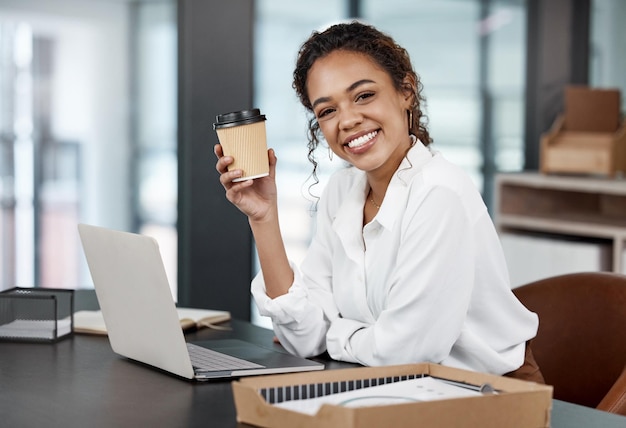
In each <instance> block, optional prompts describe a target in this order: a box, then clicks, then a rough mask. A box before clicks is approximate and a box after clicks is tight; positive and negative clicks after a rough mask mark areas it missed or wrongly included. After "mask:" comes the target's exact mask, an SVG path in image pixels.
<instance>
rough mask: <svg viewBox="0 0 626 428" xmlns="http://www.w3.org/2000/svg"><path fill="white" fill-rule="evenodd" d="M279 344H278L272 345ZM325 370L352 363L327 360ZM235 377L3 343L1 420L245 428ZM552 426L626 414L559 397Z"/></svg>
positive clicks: (86, 346)
mask: <svg viewBox="0 0 626 428" xmlns="http://www.w3.org/2000/svg"><path fill="white" fill-rule="evenodd" d="M231 326H232V330H231V331H217V330H209V329H204V330H201V331H198V332H195V333H190V334H188V335H187V338H188V340H203V339H214V338H228V337H235V338H239V339H243V340H248V341H251V342H255V343H258V344H263V345H265V346H267V345H268V344H271V343H272V337H273V334H272V332H271V331H270V330H267V329H263V328H260V327H257V326H253V325H251V324H250V323H246V322H241V321H237V320H233V321H232V322H231ZM272 346H277V347H278V345H272ZM323 362H324V363H325V364H326V366H327V368H329V369H335V368H345V367H351V366H352V365H351V364H346V363H339V362H336V361H329V360H323ZM235 415H236V412H235V405H234V402H233V398H232V391H231V386H230V382H228V381H219V382H210V383H195V382H190V381H187V380H184V379H180V378H178V377H175V376H172V375H170V374H167V373H164V372H161V371H158V370H155V369H153V368H151V367H147V366H144V365H142V364H139V363H136V362H134V361H130V360H127V359H124V358H121V357H119V356H117V355H116V354H114V353H113V351H112V350H111V347H110V346H109V342H108V339H107V338H106V337H98V336H87V335H74V336H73V337H71V338H68V339H64V340H61V341H60V342H58V343H55V344H29V343H11V342H0V425H2V426H7V427H31V426H33V427H34V426H46V427H77V426H81V427H82V426H89V427H112V426H115V427H141V426H163V427H165V426H167V427H178V426H181V427H196V426H203V427H206V426H211V427H220V428H222V427H224V428H227V427H247V425H244V424H238V423H237V421H236V419H235ZM552 426H553V427H554V428H565V427H567V428H576V427H585V428H588V427H592V426H593V427H596V426H602V427H616V428H617V427H619V428H624V427H626V418H624V417H620V416H616V415H612V414H609V413H604V412H600V411H597V410H593V409H588V408H585V407H581V406H576V405H573V404H569V403H564V402H561V401H558V400H555V401H554V407H553V412H552Z"/></svg>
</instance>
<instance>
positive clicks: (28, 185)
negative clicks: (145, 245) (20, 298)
mask: <svg viewBox="0 0 626 428" xmlns="http://www.w3.org/2000/svg"><path fill="white" fill-rule="evenodd" d="M175 12H176V7H175V2H174V1H173V0H172V1H160V2H147V3H142V2H120V1H94V0H85V1H83V0H79V1H77V0H21V1H20V2H10V4H9V5H7V4H6V3H4V4H3V5H0V100H1V101H0V136H1V139H0V201H1V205H0V272H1V273H0V290H1V289H6V288H10V287H14V286H22V287H30V286H42V287H62V288H80V287H89V286H90V284H91V279H90V277H89V274H88V272H87V269H86V265H85V263H84V256H83V254H82V249H81V247H80V243H79V240H78V232H77V228H76V224H77V223H78V222H86V223H93V224H97V225H101V226H106V227H112V228H116V229H120V230H130V231H142V232H144V231H145V232H152V233H151V234H153V235H154V236H155V237H156V238H157V239H159V240H160V241H162V246H161V247H162V249H163V252H164V258H166V264H167V265H168V266H175V262H176V254H175V251H176V250H175V242H176V240H175V238H174V239H173V240H172V242H173V244H171V243H170V239H171V236H172V234H173V235H174V237H175V221H176V193H175V189H176V16H175ZM135 171H139V173H137V174H135ZM172 189H174V191H172ZM168 238H169V239H168ZM172 245H173V246H172ZM170 260H171V261H170ZM170 277H171V279H172V280H175V278H176V276H175V274H174V275H170ZM174 284H175V282H174ZM174 295H175V294H174Z"/></svg>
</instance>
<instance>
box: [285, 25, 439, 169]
mask: <svg viewBox="0 0 626 428" xmlns="http://www.w3.org/2000/svg"><path fill="white" fill-rule="evenodd" d="M336 50H345V51H350V52H356V53H361V54H364V55H367V56H368V57H369V58H371V59H372V60H373V61H374V62H375V63H376V64H378V65H379V66H380V67H381V68H382V69H383V70H384V71H385V72H387V74H389V76H390V77H391V80H392V82H393V85H394V87H395V88H396V90H398V91H400V92H405V91H406V92H410V93H412V95H413V104H412V106H411V110H412V111H411V113H412V114H410V115H409V117H410V118H412V123H411V125H410V129H409V133H410V134H413V135H415V136H416V137H417V138H419V140H420V141H421V142H422V144H424V145H426V146H428V145H429V144H431V143H432V139H431V137H430V134H429V133H428V129H427V118H426V116H425V114H424V112H423V111H422V106H423V105H424V104H425V102H426V99H425V97H424V96H423V95H422V89H423V85H422V82H421V80H420V78H419V76H418V75H417V73H416V72H415V71H414V70H413V65H412V64H411V59H410V57H409V54H408V52H407V51H406V49H404V48H403V47H402V46H400V45H398V44H397V43H396V42H395V41H394V40H393V39H392V38H391V37H390V36H388V35H387V34H385V33H382V32H381V31H379V30H378V29H376V28H374V27H373V26H371V25H367V24H363V23H361V22H358V21H352V22H350V23H342V24H335V25H332V26H331V27H329V28H327V29H326V30H324V31H322V32H318V31H315V32H313V33H312V34H311V36H310V37H309V39H308V40H306V41H305V42H304V43H303V44H302V46H301V47H300V50H299V52H298V59H297V61H296V68H295V70H294V72H293V84H292V86H293V88H294V89H295V91H296V93H297V95H298V98H299V99H300V102H301V103H302V105H303V106H304V107H305V108H306V109H307V110H308V111H309V112H310V113H313V107H312V106H311V101H310V100H309V94H308V91H307V79H308V73H309V70H310V69H311V67H312V66H313V64H314V63H315V61H317V60H318V59H320V58H323V57H325V56H326V55H328V54H330V53H331V52H333V51H336ZM407 77H408V80H409V81H410V82H414V85H412V84H410V83H407V81H406V78H407ZM307 137H308V140H309V142H308V149H309V153H308V158H309V161H310V162H311V163H312V164H313V177H314V178H316V171H317V161H316V160H315V157H314V152H315V149H316V148H317V147H318V145H319V140H320V127H319V123H318V122H317V119H316V118H315V116H312V117H311V118H310V119H309V123H308V135H307Z"/></svg>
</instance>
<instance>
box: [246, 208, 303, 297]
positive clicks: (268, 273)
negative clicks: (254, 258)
mask: <svg viewBox="0 0 626 428" xmlns="http://www.w3.org/2000/svg"><path fill="white" fill-rule="evenodd" d="M250 228H251V229H252V234H253V235H254V240H255V242H256V248H257V253H258V256H259V262H260V263H261V270H262V271H263V279H264V281H265V288H266V292H267V295H268V296H269V297H270V298H272V299H273V298H275V297H278V296H281V295H283V294H286V293H287V291H288V290H289V287H291V284H292V283H293V270H292V269H291V266H290V265H289V259H288V258H287V252H286V250H285V243H284V242H283V237H282V234H281V232H280V225H279V222H278V214H276V215H274V216H272V217H271V218H270V219H265V220H263V221H252V220H250Z"/></svg>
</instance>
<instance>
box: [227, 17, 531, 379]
mask: <svg viewBox="0 0 626 428" xmlns="http://www.w3.org/2000/svg"><path fill="white" fill-rule="evenodd" d="M293 85H294V88H295V90H296V92H297V94H298V96H299V98H300V100H301V102H302V104H303V105H304V106H305V107H306V108H307V109H308V111H310V112H311V113H312V118H311V120H310V123H309V150H310V152H309V154H310V158H312V156H311V153H312V151H313V150H315V148H316V147H317V146H318V144H319V139H320V137H321V136H323V138H324V140H325V141H326V143H327V144H328V147H329V149H330V150H332V152H333V153H334V154H335V155H337V156H339V157H340V158H341V159H343V160H345V161H346V162H348V163H349V164H350V165H351V167H349V168H346V169H343V170H340V171H338V172H336V173H335V174H334V175H333V176H332V177H331V179H330V180H329V182H328V184H327V186H326V188H325V190H324V193H323V195H322V197H321V199H320V201H319V205H318V212H317V229H316V234H315V236H314V238H313V240H312V243H311V246H310V248H309V251H308V253H307V256H306V257H305V259H304V260H303V262H302V264H301V266H300V267H297V266H295V265H294V264H292V263H290V261H289V259H288V258H287V255H286V251H285V247H284V244H283V240H282V237H281V233H280V229H279V220H278V209H277V197H276V193H277V192H276V184H275V170H276V161H277V160H276V155H275V153H274V151H273V150H272V149H270V150H269V151H268V156H269V161H270V175H269V176H268V177H265V178H262V179H257V180H248V181H244V182H240V183H233V179H235V178H237V177H240V176H241V171H230V172H228V171H227V166H228V165H229V164H231V163H232V161H233V159H232V158H230V157H227V156H222V150H221V147H220V145H219V144H218V145H216V147H215V153H216V155H217V157H218V161H217V165H216V167H217V170H218V171H219V172H220V174H221V176H220V182H221V183H222V185H223V186H224V188H225V189H226V197H227V198H228V200H229V201H231V202H232V203H233V204H234V205H236V206H237V207H238V208H239V209H240V210H241V211H242V212H243V213H245V214H246V215H247V216H248V219H249V224H250V227H251V229H252V232H253V234H254V238H255V241H256V244H257V250H258V255H259V260H260V264H261V269H262V271H261V273H259V275H258V276H257V277H256V278H255V279H254V280H253V282H252V293H253V296H254V298H255V301H256V303H257V305H258V307H259V311H260V313H261V314H262V315H265V316H269V317H271V318H272V321H273V325H274V331H275V333H276V335H277V337H278V338H279V340H280V342H281V343H282V344H283V345H284V346H285V348H286V349H287V350H289V351H290V352H292V353H294V354H298V355H301V356H305V357H309V356H315V355H318V354H320V353H322V352H324V351H328V354H329V355H330V356H331V357H332V358H334V359H337V360H343V361H350V362H357V363H360V364H363V365H371V366H374V365H387V364H400V363H412V362H422V361H430V362H435V363H440V364H443V365H449V366H454V367H460V368H465V369H471V370H476V371H481V372H489V373H494V374H512V375H514V376H517V377H526V378H531V379H533V376H537V375H539V376H540V372H539V371H538V370H537V369H536V366H535V365H533V361H532V356H531V355H528V352H525V351H526V349H527V346H526V343H527V341H529V340H530V339H532V338H533V337H534V336H535V334H536V332H537V325H538V321H537V316H536V315H535V314H533V313H531V312H529V311H528V310H527V309H526V308H524V306H523V305H522V304H521V303H520V302H519V301H517V300H516V299H515V297H514V295H513V294H512V293H511V291H510V286H509V279H508V272H507V269H506V264H505V259H504V257H503V254H502V250H501V247H500V244H499V241H498V237H497V235H496V232H495V229H494V227H493V223H492V222H491V219H490V217H489V214H488V212H487V209H486V207H485V205H484V203H483V201H482V198H481V196H480V194H479V193H478V192H477V191H476V189H475V188H474V186H473V184H472V182H471V180H470V179H469V178H468V176H466V174H464V173H463V172H462V171H461V170H460V169H459V168H457V167H455V166H453V165H452V164H450V163H449V162H447V161H446V160H445V159H444V158H443V157H442V156H441V154H439V153H437V152H435V151H432V150H430V148H429V145H430V143H431V138H430V136H429V134H428V131H427V129H426V126H425V119H424V116H423V113H422V109H421V105H422V103H423V101H424V100H423V97H422V95H421V83H420V80H419V77H418V76H417V74H416V73H415V72H414V71H413V68H412V65H411V62H410V59H409V56H408V54H407V52H406V51H405V50H404V49H403V48H401V47H400V46H398V45H397V44H396V43H395V42H394V41H393V40H392V39H391V38H390V37H389V36H387V35H385V34H383V33H381V32H379V31H378V30H376V29H375V28H373V27H371V26H368V25H364V24H361V23H358V22H352V23H349V24H338V25H334V26H332V27H330V28H328V29H327V30H325V31H323V32H321V33H318V32H315V33H313V34H312V36H311V37H310V38H309V39H308V40H307V41H306V42H305V43H304V44H303V46H302V47H301V49H300V52H299V56H298V60H297V64H296V69H295V71H294V84H293ZM320 133H321V135H320ZM314 168H315V164H314ZM314 171H315V169H314ZM525 356H526V357H527V358H526V360H528V361H526V362H525ZM520 371H521V372H525V373H530V376H529V375H528V374H526V375H524V374H520ZM513 372H515V373H513ZM536 380H540V377H536Z"/></svg>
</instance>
